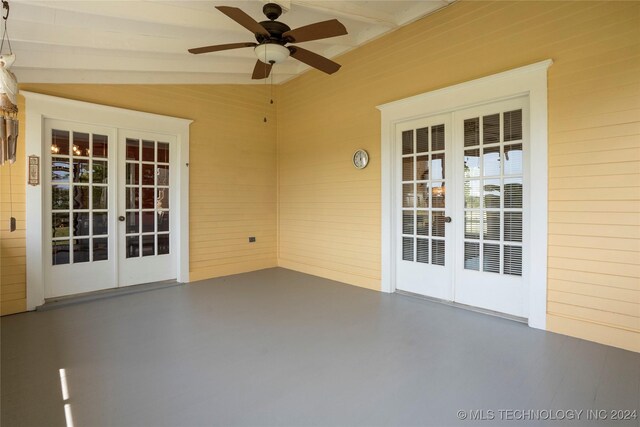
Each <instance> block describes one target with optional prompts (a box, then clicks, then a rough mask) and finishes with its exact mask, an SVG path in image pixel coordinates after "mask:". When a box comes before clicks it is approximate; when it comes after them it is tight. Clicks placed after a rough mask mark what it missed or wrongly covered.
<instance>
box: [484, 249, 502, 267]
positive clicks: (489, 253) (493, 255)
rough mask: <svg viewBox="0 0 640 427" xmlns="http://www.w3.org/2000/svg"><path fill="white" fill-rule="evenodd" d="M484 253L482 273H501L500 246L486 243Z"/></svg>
mask: <svg viewBox="0 0 640 427" xmlns="http://www.w3.org/2000/svg"><path fill="white" fill-rule="evenodd" d="M482 250H483V252H484V256H483V263H482V271H486V272H489V273H499V272H500V245H494V244H489V243H485V244H484V245H483V247H482Z"/></svg>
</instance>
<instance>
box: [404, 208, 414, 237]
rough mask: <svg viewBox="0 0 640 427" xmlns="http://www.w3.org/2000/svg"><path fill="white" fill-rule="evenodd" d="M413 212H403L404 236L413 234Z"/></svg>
mask: <svg viewBox="0 0 640 427" xmlns="http://www.w3.org/2000/svg"><path fill="white" fill-rule="evenodd" d="M414 219H415V217H414V215H413V211H402V234H413V221H414Z"/></svg>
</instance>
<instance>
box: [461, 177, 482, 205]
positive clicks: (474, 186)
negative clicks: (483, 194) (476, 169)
mask: <svg viewBox="0 0 640 427" xmlns="http://www.w3.org/2000/svg"><path fill="white" fill-rule="evenodd" d="M464 207H465V208H467V209H474V208H479V207H480V180H477V179H473V180H466V181H465V182H464Z"/></svg>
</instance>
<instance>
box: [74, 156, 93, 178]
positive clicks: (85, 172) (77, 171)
mask: <svg viewBox="0 0 640 427" xmlns="http://www.w3.org/2000/svg"><path fill="white" fill-rule="evenodd" d="M90 175H91V174H90V170H89V159H74V160H73V182H84V183H88V182H89V176H90Z"/></svg>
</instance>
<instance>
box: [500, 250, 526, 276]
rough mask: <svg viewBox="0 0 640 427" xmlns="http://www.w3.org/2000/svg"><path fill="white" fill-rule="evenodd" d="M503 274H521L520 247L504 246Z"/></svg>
mask: <svg viewBox="0 0 640 427" xmlns="http://www.w3.org/2000/svg"><path fill="white" fill-rule="evenodd" d="M503 273H504V274H512V275H514V276H522V247H520V246H510V245H505V246H504V268H503Z"/></svg>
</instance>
